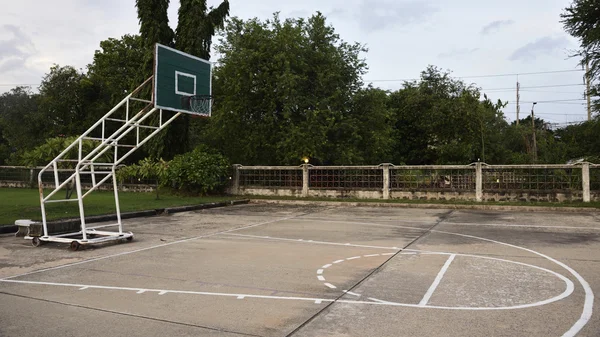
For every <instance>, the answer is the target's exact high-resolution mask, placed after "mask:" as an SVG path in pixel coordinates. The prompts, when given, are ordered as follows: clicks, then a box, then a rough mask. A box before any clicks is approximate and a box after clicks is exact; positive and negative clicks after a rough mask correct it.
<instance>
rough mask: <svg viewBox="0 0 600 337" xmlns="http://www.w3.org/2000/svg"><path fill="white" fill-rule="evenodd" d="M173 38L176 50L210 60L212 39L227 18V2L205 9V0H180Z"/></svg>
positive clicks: (226, 0)
mask: <svg viewBox="0 0 600 337" xmlns="http://www.w3.org/2000/svg"><path fill="white" fill-rule="evenodd" d="M178 14H179V19H178V22H177V30H176V36H175V46H176V47H177V49H179V50H181V51H184V52H186V53H188V54H192V55H195V56H198V57H200V58H203V59H205V60H210V48H211V46H212V38H213V36H215V33H216V32H217V30H218V29H222V28H223V27H224V24H225V19H227V17H228V16H229V1H228V0H225V1H223V2H222V3H221V4H220V5H219V7H217V8H213V7H210V8H207V6H206V0H180V6H179V12H178Z"/></svg>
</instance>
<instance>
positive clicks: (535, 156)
mask: <svg viewBox="0 0 600 337" xmlns="http://www.w3.org/2000/svg"><path fill="white" fill-rule="evenodd" d="M536 104H537V102H533V105H532V106H531V131H532V132H533V163H534V164H535V163H536V162H537V143H536V139H535V117H534V115H533V108H534V107H535V105H536Z"/></svg>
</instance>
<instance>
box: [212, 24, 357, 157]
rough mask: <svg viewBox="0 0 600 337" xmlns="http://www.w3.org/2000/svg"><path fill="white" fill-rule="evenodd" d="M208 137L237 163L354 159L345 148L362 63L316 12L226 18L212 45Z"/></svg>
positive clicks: (349, 149) (349, 148)
mask: <svg viewBox="0 0 600 337" xmlns="http://www.w3.org/2000/svg"><path fill="white" fill-rule="evenodd" d="M217 50H218V52H219V54H220V55H221V59H220V61H219V67H217V68H216V70H215V82H214V83H215V96H216V98H217V100H218V101H217V103H216V104H215V106H216V109H215V114H214V117H213V118H212V119H211V132H210V135H211V136H210V138H211V139H212V140H213V142H214V144H215V145H216V146H219V147H220V148H221V149H222V151H223V152H224V153H226V154H227V155H228V156H229V157H230V159H231V160H232V161H234V162H237V163H242V164H284V163H286V164H298V163H299V162H300V160H301V158H302V157H303V156H308V157H310V158H311V163H314V164H328V163H342V162H346V163H353V162H358V161H360V157H361V156H359V155H357V154H356V153H353V152H355V149H354V148H353V147H351V146H348V145H349V144H348V142H349V141H351V140H350V138H348V137H347V135H349V134H352V133H353V126H352V125H349V123H350V124H351V123H352V122H356V119H352V118H351V114H350V112H349V110H350V109H351V107H352V103H353V101H352V98H353V95H354V94H355V93H356V92H357V91H358V90H359V89H360V88H361V85H362V82H361V76H362V74H364V72H365V70H366V64H365V63H364V60H363V59H361V57H360V53H362V52H363V51H365V49H364V48H363V47H362V46H361V45H360V44H358V43H356V44H349V43H346V42H344V41H342V40H341V39H340V37H339V36H338V35H337V34H335V30H334V28H333V27H331V26H330V25H328V24H327V23H326V19H325V17H324V16H323V15H322V14H320V13H317V14H315V15H313V16H312V17H310V18H309V19H308V20H305V19H287V20H285V21H281V20H280V19H279V17H278V15H277V14H276V15H274V17H273V18H272V19H270V20H266V21H265V22H261V21H259V20H258V19H252V20H247V21H244V20H241V19H238V18H234V19H232V20H231V23H230V24H229V25H227V27H226V28H225V34H224V37H223V39H222V40H221V43H220V44H219V46H218V47H217Z"/></svg>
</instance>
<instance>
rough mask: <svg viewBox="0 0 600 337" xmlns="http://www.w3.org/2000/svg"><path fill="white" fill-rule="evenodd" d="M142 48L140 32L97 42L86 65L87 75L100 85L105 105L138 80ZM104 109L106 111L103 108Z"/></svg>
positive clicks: (143, 53)
mask: <svg viewBox="0 0 600 337" xmlns="http://www.w3.org/2000/svg"><path fill="white" fill-rule="evenodd" d="M144 57H145V52H144V48H143V41H142V38H141V36H140V35H123V36H122V37H121V38H120V39H115V38H109V39H107V40H104V41H102V42H100V50H96V52H95V53H94V61H93V62H92V63H91V64H90V65H88V77H89V78H90V80H91V81H92V82H94V83H96V84H97V85H98V86H99V88H100V100H101V101H103V102H106V103H107V105H106V107H107V108H108V109H110V108H112V107H113V106H114V105H115V104H117V103H118V102H120V101H121V100H122V99H123V98H125V96H127V95H128V94H129V93H130V92H131V91H132V90H133V89H135V88H136V87H138V86H139V85H140V83H141V82H139V81H138V79H139V75H138V74H139V72H140V69H142V68H143V66H144V61H145V60H144ZM105 112H108V110H106V111H105Z"/></svg>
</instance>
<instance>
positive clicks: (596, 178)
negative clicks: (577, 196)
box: [590, 165, 600, 193]
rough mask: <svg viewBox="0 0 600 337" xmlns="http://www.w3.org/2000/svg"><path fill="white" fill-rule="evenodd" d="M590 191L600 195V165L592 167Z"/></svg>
mask: <svg viewBox="0 0 600 337" xmlns="http://www.w3.org/2000/svg"><path fill="white" fill-rule="evenodd" d="M590 190H591V191H594V192H596V193H600V165H591V166H590Z"/></svg>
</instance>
